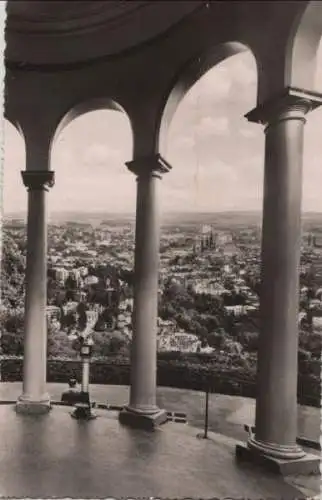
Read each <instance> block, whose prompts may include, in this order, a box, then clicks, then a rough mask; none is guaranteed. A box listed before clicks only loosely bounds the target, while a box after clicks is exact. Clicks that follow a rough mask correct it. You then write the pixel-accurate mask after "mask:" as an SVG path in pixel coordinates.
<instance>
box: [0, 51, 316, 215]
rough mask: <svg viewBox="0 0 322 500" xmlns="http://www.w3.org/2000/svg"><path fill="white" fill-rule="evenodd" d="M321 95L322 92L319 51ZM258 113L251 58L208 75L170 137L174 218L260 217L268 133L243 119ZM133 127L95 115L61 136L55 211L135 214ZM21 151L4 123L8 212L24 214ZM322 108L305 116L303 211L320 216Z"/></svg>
mask: <svg viewBox="0 0 322 500" xmlns="http://www.w3.org/2000/svg"><path fill="white" fill-rule="evenodd" d="M319 52H320V54H319V61H320V65H319V66H320V69H319V70H318V74H317V89H318V90H320V92H322V50H320V51H319ZM255 103H256V71H255V61H254V59H253V56H252V55H251V54H250V53H249V52H247V53H244V54H239V55H237V56H234V57H231V58H230V59H228V60H226V61H224V62H223V63H221V64H220V65H218V66H216V67H215V68H213V69H212V70H211V71H209V72H208V73H207V74H206V75H205V76H204V77H203V78H201V79H200V80H199V81H198V82H197V83H196V84H195V85H194V87H193V88H192V89H191V90H190V92H189V93H188V94H187V95H186V96H185V98H184V99H183V101H182V102H181V104H180V107H179V108H178V110H177V112H176V114H175V116H174V118H173V121H172V124H171V127H170V129H169V138H168V145H167V151H166V152H165V154H164V156H165V158H166V159H167V160H168V161H169V162H170V163H171V164H172V167H173V169H172V171H171V172H170V173H168V174H166V175H165V176H164V178H163V180H162V181H161V183H162V188H161V189H162V209H163V211H164V212H167V211H191V210H192V211H221V210H258V209H259V210H260V209H261V207H262V183H263V160H264V133H263V129H262V127H261V126H260V125H256V124H251V123H248V122H247V120H246V119H245V118H244V114H245V113H247V112H248V111H250V110H251V109H252V108H253V107H254V106H255ZM131 140H132V139H131V131H130V126H129V124H128V121H127V117H126V116H124V115H122V114H121V113H119V112H116V111H98V112H92V113H88V114H86V115H83V116H81V117H79V118H77V119H76V120H75V121H74V122H72V123H71V124H70V125H69V126H68V127H67V128H65V129H64V130H63V132H62V133H61V135H60V137H59V138H58V140H57V142H56V144H55V146H54V148H53V154H52V169H53V170H55V171H56V184H55V187H54V188H52V190H51V191H50V193H49V195H48V199H49V210H50V211H61V210H81V211H102V210H103V211H107V212H132V213H134V211H135V190H136V182H135V177H134V175H133V174H131V173H130V172H129V171H127V169H126V167H125V165H124V163H125V162H126V161H128V160H130V159H131V148H132V145H131ZM24 168H25V154H24V147H23V141H22V139H21V137H19V134H18V132H17V131H16V130H15V129H14V127H13V126H12V125H11V124H10V123H8V122H5V155H4V212H5V213H8V212H12V211H20V210H22V211H25V210H26V206H27V195H26V192H25V188H24V187H23V185H22V181H21V178H20V170H23V169H24ZM321 191H322V108H321V109H317V110H316V111H314V112H312V113H311V114H310V115H309V116H308V123H307V125H306V130H305V152H304V185H303V209H304V210H305V211H307V210H310V211H322V195H321Z"/></svg>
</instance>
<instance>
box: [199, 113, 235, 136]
mask: <svg viewBox="0 0 322 500" xmlns="http://www.w3.org/2000/svg"><path fill="white" fill-rule="evenodd" d="M193 132H194V134H196V135H197V136H202V137H205V136H214V135H226V134H227V133H228V132H229V120H228V118H227V116H221V117H217V118H215V117H212V116H204V117H203V118H201V120H200V121H199V122H198V123H197V124H196V125H195V126H194V128H193Z"/></svg>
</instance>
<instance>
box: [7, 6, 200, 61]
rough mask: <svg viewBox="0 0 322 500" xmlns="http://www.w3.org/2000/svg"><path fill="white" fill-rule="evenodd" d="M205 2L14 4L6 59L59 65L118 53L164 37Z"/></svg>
mask: <svg viewBox="0 0 322 500" xmlns="http://www.w3.org/2000/svg"><path fill="white" fill-rule="evenodd" d="M201 3H202V2H200V1H185V2H182V1H172V2H171V3H170V2H169V3H168V2H163V1H156V0H153V1H152V0H150V1H122V0H118V1H113V0H109V1H106V0H105V1H99V0H95V1H75V2H74V1H57V2H49V1H44V0H43V1H15V0H9V1H8V2H7V29H6V38H7V47H6V59H7V60H8V61H10V62H15V63H20V64H21V63H22V64H31V65H33V64H34V65H51V64H56V65H57V64H69V63H73V62H81V61H86V60H90V59H96V58H100V57H104V56H108V55H115V54H117V53H120V52H122V51H124V50H127V49H129V48H133V47H135V46H137V45H139V44H141V43H144V42H147V41H148V40H149V39H152V38H154V37H156V36H158V35H160V34H162V33H164V32H165V31H167V30H168V29H169V28H171V26H173V25H175V24H176V23H178V22H179V21H180V20H181V19H183V18H184V17H185V16H186V15H188V14H189V13H191V12H192V11H193V10H194V9H196V8H198V6H200V4H201Z"/></svg>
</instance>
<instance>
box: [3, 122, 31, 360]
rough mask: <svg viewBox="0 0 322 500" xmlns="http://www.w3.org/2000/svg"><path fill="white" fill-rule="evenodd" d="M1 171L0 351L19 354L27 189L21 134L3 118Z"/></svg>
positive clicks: (22, 317)
mask: <svg viewBox="0 0 322 500" xmlns="http://www.w3.org/2000/svg"><path fill="white" fill-rule="evenodd" d="M3 132H4V157H3V171H2V172H1V183H0V184H1V215H2V219H3V220H2V227H1V309H0V328H1V347H0V350H1V354H3V355H5V356H6V355H17V356H21V355H22V354H23V339H24V295H25V289H24V288H25V265H26V216H27V192H26V188H25V186H24V185H23V182H22V179H21V174H20V172H21V170H24V167H25V158H26V154H25V144H24V139H23V137H22V135H21V134H20V133H19V132H18V130H17V129H16V127H14V126H13V125H12V124H11V123H10V122H9V121H8V120H5V121H4V131H3Z"/></svg>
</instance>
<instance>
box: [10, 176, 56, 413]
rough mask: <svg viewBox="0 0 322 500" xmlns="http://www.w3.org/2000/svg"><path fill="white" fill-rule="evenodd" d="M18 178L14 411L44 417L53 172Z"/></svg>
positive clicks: (46, 398) (46, 408) (46, 406)
mask: <svg viewBox="0 0 322 500" xmlns="http://www.w3.org/2000/svg"><path fill="white" fill-rule="evenodd" d="M22 178H23V182H24V184H25V186H26V187H27V188H28V222H27V268H26V295H25V332H24V335H25V338H24V359H23V393H22V395H21V396H20V397H19V399H18V401H17V404H16V410H17V411H18V412H19V413H46V412H47V411H48V410H49V409H50V399H49V395H48V394H47V392H46V361H47V323H46V305H47V262H46V261H47V220H46V191H47V188H48V187H49V186H50V187H51V186H52V185H53V183H54V172H52V171H28V170H27V171H24V172H22Z"/></svg>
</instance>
